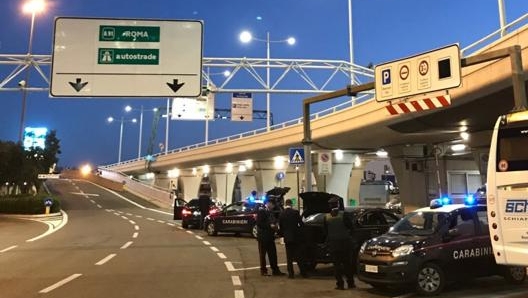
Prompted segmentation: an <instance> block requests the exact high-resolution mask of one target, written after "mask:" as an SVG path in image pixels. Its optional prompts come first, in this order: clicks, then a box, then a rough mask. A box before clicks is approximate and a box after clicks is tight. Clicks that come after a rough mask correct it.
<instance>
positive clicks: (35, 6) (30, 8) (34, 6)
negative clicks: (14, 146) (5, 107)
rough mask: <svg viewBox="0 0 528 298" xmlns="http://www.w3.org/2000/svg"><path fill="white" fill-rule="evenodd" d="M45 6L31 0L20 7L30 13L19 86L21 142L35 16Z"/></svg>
mask: <svg viewBox="0 0 528 298" xmlns="http://www.w3.org/2000/svg"><path fill="white" fill-rule="evenodd" d="M45 7H46V4H45V3H44V0H31V1H28V2H26V3H24V5H23V7H22V11H23V12H24V13H29V14H31V27H30V29H29V44H28V52H27V55H26V63H27V64H28V65H27V68H26V77H25V80H24V81H23V83H22V82H21V83H20V87H21V88H22V112H21V113H20V128H19V132H18V141H19V142H22V138H23V135H24V121H25V117H26V99H27V87H28V84H29V68H30V65H29V64H30V61H31V59H32V58H31V51H32V49H33V31H34V28H35V16H36V14H37V13H41V12H43V11H44V9H45Z"/></svg>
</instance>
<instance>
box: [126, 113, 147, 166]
mask: <svg viewBox="0 0 528 298" xmlns="http://www.w3.org/2000/svg"><path fill="white" fill-rule="evenodd" d="M133 110H137V109H133V108H132V107H131V106H126V107H125V112H127V113H128V112H130V111H133ZM139 111H140V114H139V141H138V159H139V158H141V138H142V137H143V106H141V108H140V109H139Z"/></svg>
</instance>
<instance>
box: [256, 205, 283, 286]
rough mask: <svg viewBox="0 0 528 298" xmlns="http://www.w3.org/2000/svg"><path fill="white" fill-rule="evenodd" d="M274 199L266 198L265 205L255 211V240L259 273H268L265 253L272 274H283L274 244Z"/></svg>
mask: <svg viewBox="0 0 528 298" xmlns="http://www.w3.org/2000/svg"><path fill="white" fill-rule="evenodd" d="M274 207H275V200H274V199H273V198H268V200H267V201H266V207H265V208H261V209H259V210H258V212H257V241H258V249H259V258H260V274H261V275H263V276H267V275H268V270H267V268H266V255H267V256H268V260H269V264H270V267H271V274H272V275H276V276H279V275H284V273H282V272H281V271H280V269H279V267H278V266H277V247H276V246H275V233H276V232H277V228H278V226H277V220H276V218H275V216H274V214H273V212H272V210H273V209H274Z"/></svg>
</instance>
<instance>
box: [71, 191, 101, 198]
mask: <svg viewBox="0 0 528 298" xmlns="http://www.w3.org/2000/svg"><path fill="white" fill-rule="evenodd" d="M70 194H72V195H78V196H84V197H85V198H86V197H98V196H99V194H96V193H85V192H83V191H82V190H80V191H79V192H70Z"/></svg>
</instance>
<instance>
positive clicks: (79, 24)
mask: <svg viewBox="0 0 528 298" xmlns="http://www.w3.org/2000/svg"><path fill="white" fill-rule="evenodd" d="M54 33H55V34H54V39H53V54H52V70H51V82H50V95H51V96H53V97H198V96H200V95H201V92H202V84H201V82H202V76H201V74H202V39H203V24H202V22H200V21H181V20H132V19H99V18H70V17H59V18H56V19H55V32H54Z"/></svg>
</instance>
